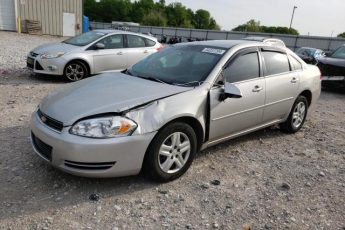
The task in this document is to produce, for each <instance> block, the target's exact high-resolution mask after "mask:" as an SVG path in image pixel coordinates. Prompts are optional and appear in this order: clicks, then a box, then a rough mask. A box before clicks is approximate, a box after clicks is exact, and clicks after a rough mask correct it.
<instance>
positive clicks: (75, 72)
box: [63, 61, 89, 82]
mask: <svg viewBox="0 0 345 230" xmlns="http://www.w3.org/2000/svg"><path fill="white" fill-rule="evenodd" d="M63 75H64V77H65V78H66V79H67V80H68V81H71V82H74V81H80V80H81V79H83V78H86V77H88V76H89V71H88V68H87V67H86V65H85V64H84V63H83V62H81V61H72V62H69V63H68V64H67V65H66V66H65V69H64V71H63Z"/></svg>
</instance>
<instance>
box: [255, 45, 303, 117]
mask: <svg viewBox="0 0 345 230" xmlns="http://www.w3.org/2000/svg"><path fill="white" fill-rule="evenodd" d="M261 55H262V57H263V63H264V75H265V81H266V100H265V109H264V114H263V122H264V123H268V122H272V121H275V120H280V119H283V118H285V117H286V115H287V114H289V112H290V109H291V107H292V105H293V103H294V101H295V99H296V96H297V92H298V87H299V80H300V73H299V72H300V71H301V70H296V71H295V70H294V68H292V66H291V65H290V62H289V58H288V55H287V54H286V52H285V51H284V50H280V49H276V48H273V47H269V48H262V49H261ZM291 58H292V57H291ZM296 61H297V60H296Z"/></svg>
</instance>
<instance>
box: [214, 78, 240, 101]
mask: <svg viewBox="0 0 345 230" xmlns="http://www.w3.org/2000/svg"><path fill="white" fill-rule="evenodd" d="M241 97H242V92H241V90H240V89H239V88H238V87H237V86H236V85H234V84H232V83H228V82H225V88H224V93H222V94H220V96H219V100H220V101H224V100H225V99H227V98H241Z"/></svg>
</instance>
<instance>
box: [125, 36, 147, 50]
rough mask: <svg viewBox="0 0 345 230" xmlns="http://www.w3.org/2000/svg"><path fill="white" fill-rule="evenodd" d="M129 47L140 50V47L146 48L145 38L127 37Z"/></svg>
mask: <svg viewBox="0 0 345 230" xmlns="http://www.w3.org/2000/svg"><path fill="white" fill-rule="evenodd" d="M127 41H128V47H129V48H138V47H145V46H146V45H145V41H144V38H142V37H139V36H135V35H127Z"/></svg>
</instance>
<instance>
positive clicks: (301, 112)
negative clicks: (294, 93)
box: [280, 95, 308, 133]
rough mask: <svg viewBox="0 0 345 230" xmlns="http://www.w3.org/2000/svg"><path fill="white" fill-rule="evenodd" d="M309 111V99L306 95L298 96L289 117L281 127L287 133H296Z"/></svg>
mask: <svg viewBox="0 0 345 230" xmlns="http://www.w3.org/2000/svg"><path fill="white" fill-rule="evenodd" d="M307 112H308V100H307V98H306V97H305V96H302V95H300V96H298V97H297V99H296V101H295V103H294V104H293V106H292V109H291V112H290V114H289V117H288V119H287V120H286V121H285V122H284V123H282V124H280V129H281V130H282V131H283V132H286V133H296V132H297V131H298V130H300V129H301V128H302V126H303V124H304V122H305V119H306V117H307Z"/></svg>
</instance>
